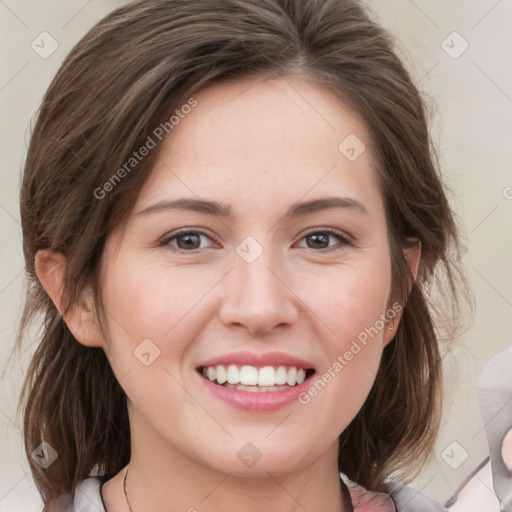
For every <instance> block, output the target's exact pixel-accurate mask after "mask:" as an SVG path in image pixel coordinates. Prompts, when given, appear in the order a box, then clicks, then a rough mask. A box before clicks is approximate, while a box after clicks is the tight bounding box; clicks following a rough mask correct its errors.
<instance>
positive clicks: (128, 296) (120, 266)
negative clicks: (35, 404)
mask: <svg viewBox="0 0 512 512" xmlns="http://www.w3.org/2000/svg"><path fill="white" fill-rule="evenodd" d="M141 267H143V268H142V269H141ZM104 275H106V276H107V279H105V281H104V286H103V300H104V304H105V308H106V316H107V321H108V325H109V334H110V336H109V337H110V343H109V344H108V345H109V347H108V348H109V353H108V356H109V359H110V361H111V364H112V365H113V366H117V367H118V371H119V372H121V371H125V372H126V371H127V369H129V368H130V367H131V366H132V365H133V364H134V361H135V362H138V361H137V360H134V356H135V357H136V356H137V351H138V350H139V349H138V347H139V345H140V344H141V343H142V342H144V340H151V342H152V343H154V345H155V346H156V347H157V348H154V347H152V345H151V344H150V343H148V342H147V341H146V342H145V343H146V345H147V346H148V347H149V348H150V349H151V348H152V350H153V351H154V352H155V353H158V351H159V359H155V365H156V366H158V365H160V364H162V362H163V361H164V360H165V359H167V360H168V361H169V360H171V359H172V360H174V361H179V360H180V359H181V358H182V353H183V352H184V350H185V349H186V346H187V343H188V342H189V340H191V339H194V338H195V337H196V336H197V335H198V331H199V330H200V327H201V324H200V321H199V319H200V318H201V314H202V311H203V306H204V303H206V301H204V303H203V302H202V301H203V300H204V297H205V295H206V294H207V292H208V290H209V289H210V288H212V287H213V286H214V284H215V282H216V281H218V278H217V276H216V275H214V273H212V272H211V271H210V272H208V273H202V274H200V273H198V272H194V271H193V269H192V267H189V268H186V267H182V268H179V267H175V268H168V267H165V265H162V264H161V263H158V264H155V263H152V262H150V263H149V264H148V263H147V262H144V263H142V264H138V265H134V264H133V258H132V259H130V258H129V254H126V256H125V257H123V255H120V257H118V258H117V260H116V262H115V265H111V266H110V267H109V268H107V269H105V274H104ZM157 349H158V350H157ZM134 351H135V354H134ZM150 352H151V350H150ZM160 356H164V357H160ZM165 356H169V357H165Z"/></svg>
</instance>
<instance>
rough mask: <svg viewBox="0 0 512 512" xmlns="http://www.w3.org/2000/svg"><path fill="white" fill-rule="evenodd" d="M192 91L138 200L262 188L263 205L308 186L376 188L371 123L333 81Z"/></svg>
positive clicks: (348, 190) (247, 195) (241, 195)
mask: <svg viewBox="0 0 512 512" xmlns="http://www.w3.org/2000/svg"><path fill="white" fill-rule="evenodd" d="M193 98H194V100H195V101H196V102H197V104H196V106H195V107H194V108H193V109H188V108H187V109H184V110H183V112H188V113H186V114H185V113H181V116H179V119H178V117H176V116H175V117H174V124H173V128H172V130H171V131H170V133H169V135H168V136H167V137H166V138H165V139H164V140H163V142H161V144H162V147H161V148H160V153H159V157H158V160H157V163H156V165H155V168H154V171H153V172H152V175H151V176H150V178H149V180H148V182H147V183H146V185H145V187H144V189H143V190H142V191H141V194H140V196H139V200H138V203H139V204H140V203H144V202H146V201H148V200H149V199H152V200H158V199H163V198H167V197H168V196H169V193H170V192H173V193H174V192H175V193H176V194H178V195H180V194H181V195H182V194H185V193H186V194H187V196H190V195H192V194H193V195H197V196H200V197H204V196H210V197H211V196H212V195H218V194H222V195H223V196H224V197H226V196H229V198H230V199H232V200H233V201H235V202H240V201H247V200H250V199H251V198H252V199H254V198H255V195H258V194H260V196H261V197H259V205H260V206H261V205H262V204H263V203H265V202H270V201H271V202H273V203H275V202H276V201H277V202H279V201H282V200H288V199H289V201H290V202H293V201H296V200H297V199H298V196H299V197H302V196H304V195H305V194H310V195H314V194H315V193H317V194H320V195H325V194H326V193H327V192H336V193H337V192H339V193H340V194H344V195H347V194H349V195H353V196H359V197H360V198H361V199H363V197H364V196H365V195H368V194H369V193H371V194H375V193H376V192H377V185H376V179H375V173H374V171H373V165H372V159H371V151H370V139H369V134H368V130H367V128H366V126H365V123H364V122H363V120H362V119H361V118H360V116H359V115H358V114H357V113H356V112H355V111H354V110H353V109H351V108H350V107H349V106H348V105H347V104H346V103H344V102H342V100H341V99H340V98H339V97H337V96H335V95H334V94H333V93H331V92H330V91H328V90H327V89H326V88H323V87H320V86H318V85H314V84H311V83H309V82H307V81H305V80H303V79H300V78H296V77H284V78H274V79H261V78H260V79H251V80H244V81H239V82H225V83H222V84H216V85H213V86H209V87H207V88H205V89H203V90H201V91H199V92H198V93H196V94H194V96H193ZM178 111H180V109H179V107H178ZM171 115H172V113H171ZM169 117H170V116H169ZM176 121H177V122H176ZM347 150H348V152H347ZM354 156H355V157H356V158H354ZM262 202H263V203H262Z"/></svg>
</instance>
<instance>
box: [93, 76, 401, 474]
mask: <svg viewBox="0 0 512 512" xmlns="http://www.w3.org/2000/svg"><path fill="white" fill-rule="evenodd" d="M194 99H195V100H196V101H197V104H196V105H195V106H194V107H193V108H191V109H188V108H185V109H183V110H181V111H180V113H181V116H180V117H179V122H177V123H176V122H175V123H174V124H173V127H172V131H171V132H170V135H169V136H168V137H167V138H165V139H164V140H163V141H162V142H160V144H163V146H162V148H161V152H160V154H159V159H158V162H157V164H156V166H155V168H154V171H153V173H152V175H151V177H150V179H149V180H148V182H147V183H146V185H145V187H144V188H143V190H142V191H141V193H140V195H139V197H138V200H137V204H136V207H135V209H134V211H133V213H132V215H131V217H130V218H129V220H128V223H127V225H126V229H125V230H124V231H123V232H121V231H115V232H114V233H112V234H111V235H110V236H109V238H108V240H107V244H106V247H105V252H104V255H103V258H102V266H101V282H102V287H103V290H102V293H103V300H104V306H105V310H106V311H105V313H106V319H107V328H108V340H106V341H103V343H104V346H105V351H106V353H107V356H108V358H109V361H110V363H111V365H112V367H113V370H114V372H115V374H116V376H117V378H118V380H119V381H120V384H121V386H122V387H123V388H124V390H125V392H126V394H127V396H128V400H129V413H130V421H131V428H132V436H133V442H134V443H135V446H138V448H139V449H142V448H144V449H147V450H149V451H150V452H151V453H152V455H151V456H152V457H160V456H161V457H168V456H169V455H170V454H174V455H175V456H180V457H185V458H186V459H187V460H189V461H191V462H195V463H199V464H201V465H203V466H206V467H209V468H211V469H215V470H218V471H222V472H225V473H232V474H240V475H243V474H248V473H251V474H265V472H267V471H270V472H271V473H273V474H279V473H281V472H282V473H285V472H287V471H291V470H294V469H298V468H301V467H305V466H306V465H307V464H312V463H313V462H314V461H317V460H319V459H320V458H321V457H328V458H329V459H330V461H331V462H332V463H334V461H335V460H336V457H337V438H338V436H339V435H340V433H341V432H342V431H343V430H344V429H345V428H346V427H347V425H348V424H349V423H350V421H351V420H352V419H353V418H354V416H355V415H356V413H357V412H358V410H359V409H360V408H361V406H362V405H363V402H364V401H365V399H366V397H367V395H368V393H369V391H370V388H371V386H372V384H373V382H374V379H375V376H376V373H377V370H378V366H379V362H380V358H381V354H382V350H383V347H384V345H385V343H386V342H388V341H389V340H390V339H391V337H392V336H393V332H392V331H390V330H389V326H390V325H393V322H390V323H385V322H384V321H383V320H385V319H388V318H391V317H392V316H395V314H396V313H397V311H398V309H399V307H398V308H397V305H396V304H395V307H394V308H393V304H392V303H391V298H390V286H391V266H390V255H389V246H388V240H387V228H386V221H385V211H384V204H383V199H382V197H381V194H380V191H379V188H378V186H377V180H376V174H375V171H374V169H373V168H372V163H371V155H370V150H369V135H368V131H367V129H366V128H365V126H364V123H363V122H362V120H361V119H360V118H359V117H358V116H357V115H356V114H354V112H353V111H352V110H350V109H349V108H348V107H347V106H346V105H344V104H343V103H341V102H340V100H339V99H337V98H336V97H334V96H333V95H331V93H329V92H327V91H326V90H324V89H321V88H319V87H318V86H314V85H311V84H309V83H307V82H305V81H302V80H299V79H297V78H291V77H288V78H286V79H284V78H283V79H272V80H264V81H261V80H247V81H244V82H237V83H233V82H231V83H224V84H220V85H216V86H213V87H209V88H207V89H205V90H203V91H201V92H200V93H199V94H197V95H195V96H194ZM185 112H188V113H187V114H185ZM154 140H155V142H157V143H159V142H158V139H157V138H156V137H154ZM362 144H364V145H366V149H365V148H364V146H363V145H362ZM132 172H137V171H136V169H134V170H133V171H132ZM320 200H322V201H325V200H330V201H331V202H330V203H327V202H325V203H322V202H320ZM176 202H177V203H176ZM173 204H174V206H173ZM329 204H330V207H329ZM228 211H229V213H230V214H231V215H225V214H226V213H228ZM328 230H329V231H332V233H327V232H326V231H328ZM179 232H181V234H180V233H179ZM395 320H396V318H395ZM203 368H206V369H205V370H204V374H205V375H209V377H210V378H211V379H212V380H213V382H212V381H211V380H210V378H209V377H208V376H204V375H203ZM296 370H297V377H298V380H299V384H295V383H296V381H297V377H296V376H295V371H296ZM306 370H307V372H306V375H304V373H305V371H306ZM313 371H314V373H313V375H311V373H312V372H313ZM224 374H226V375H224ZM304 377H307V379H306V380H305V381H304V382H302V384H300V381H301V380H302V379H303V378H304ZM225 378H227V379H228V381H230V382H228V383H227V384H228V385H227V386H226V384H224V385H220V384H218V382H217V380H216V379H218V380H220V381H224V379H225ZM258 379H259V380H258ZM276 379H277V383H278V384H279V387H277V390H276V387H275V386H272V383H275V382H276ZM284 380H286V381H287V383H286V384H282V383H283V382H284ZM237 382H242V385H243V386H245V389H244V388H239V385H237V384H236V383H237ZM256 382H258V383H260V384H261V387H256V385H255V383H256ZM244 383H245V384H244ZM315 383H316V384H315ZM289 384H291V386H290V385H289ZM312 386H313V388H312ZM269 387H270V388H271V390H269ZM148 453H149V452H148Z"/></svg>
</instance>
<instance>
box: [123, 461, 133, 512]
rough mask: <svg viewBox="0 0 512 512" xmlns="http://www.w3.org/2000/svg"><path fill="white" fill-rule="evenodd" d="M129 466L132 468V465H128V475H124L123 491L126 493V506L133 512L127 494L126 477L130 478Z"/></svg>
mask: <svg viewBox="0 0 512 512" xmlns="http://www.w3.org/2000/svg"><path fill="white" fill-rule="evenodd" d="M129 466H130V464H128V466H126V473H125V474H124V478H123V491H124V497H125V498H126V504H127V505H128V509H129V510H130V512H133V510H132V507H131V506H130V502H129V501H128V493H127V492H126V477H127V476H128V467H129Z"/></svg>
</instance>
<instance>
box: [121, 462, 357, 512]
mask: <svg viewBox="0 0 512 512" xmlns="http://www.w3.org/2000/svg"><path fill="white" fill-rule="evenodd" d="M129 466H130V464H128V465H127V466H126V472H125V474H124V478H123V491H124V497H125V498H126V504H127V505H128V510H129V511H130V512H133V510H132V507H131V505H130V502H129V501H128V492H127V491H126V477H127V476H128V468H129ZM340 480H341V479H340ZM341 485H342V487H343V486H345V485H344V482H343V480H341ZM346 488H347V487H346V486H345V489H346ZM348 496H349V495H348ZM348 496H347V495H345V499H346V500H347V501H346V504H347V506H348V507H349V510H354V509H353V507H352V503H351V500H350V498H349V497H348Z"/></svg>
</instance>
